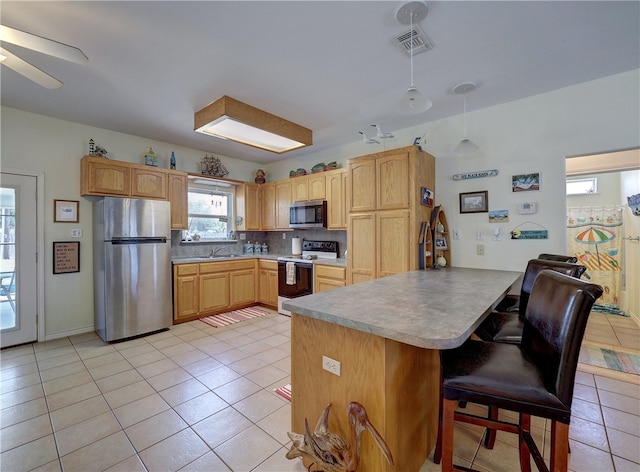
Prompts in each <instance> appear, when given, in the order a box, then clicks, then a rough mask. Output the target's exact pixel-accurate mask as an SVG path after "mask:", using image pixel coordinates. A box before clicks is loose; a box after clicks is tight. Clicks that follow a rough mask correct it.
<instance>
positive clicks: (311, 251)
mask: <svg viewBox="0 0 640 472" xmlns="http://www.w3.org/2000/svg"><path fill="white" fill-rule="evenodd" d="M337 257H338V242H337V241H302V255H300V256H284V257H278V313H281V314H283V315H289V316H291V313H290V312H289V311H288V310H285V309H283V308H282V302H284V301H286V300H287V299H290V298H297V297H303V296H305V295H310V294H312V293H313V284H314V280H313V260H314V259H337Z"/></svg>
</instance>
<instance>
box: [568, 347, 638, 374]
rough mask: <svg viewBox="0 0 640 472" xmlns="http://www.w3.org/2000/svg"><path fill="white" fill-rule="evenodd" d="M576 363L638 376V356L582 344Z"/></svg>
mask: <svg viewBox="0 0 640 472" xmlns="http://www.w3.org/2000/svg"><path fill="white" fill-rule="evenodd" d="M578 362H581V363H583V364H589V365H593V366H596V367H603V368H605V369H611V370H617V371H619V372H626V373H628V374H636V375H638V374H640V355H638V354H634V353H632V352H623V351H614V350H611V349H607V348H604V347H599V346H594V345H592V344H587V343H582V346H581V348H580V357H579V358H578Z"/></svg>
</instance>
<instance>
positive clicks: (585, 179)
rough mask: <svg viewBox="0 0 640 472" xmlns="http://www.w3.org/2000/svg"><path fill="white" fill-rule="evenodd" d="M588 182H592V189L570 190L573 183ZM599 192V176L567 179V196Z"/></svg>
mask: <svg viewBox="0 0 640 472" xmlns="http://www.w3.org/2000/svg"><path fill="white" fill-rule="evenodd" d="M580 183H584V184H585V187H586V184H588V183H591V184H592V185H591V190H589V189H586V190H582V191H570V189H569V186H570V185H571V184H580ZM575 186H576V187H577V185H575ZM597 193H598V178H597V177H581V178H576V179H566V195H567V196H576V195H595V194H597Z"/></svg>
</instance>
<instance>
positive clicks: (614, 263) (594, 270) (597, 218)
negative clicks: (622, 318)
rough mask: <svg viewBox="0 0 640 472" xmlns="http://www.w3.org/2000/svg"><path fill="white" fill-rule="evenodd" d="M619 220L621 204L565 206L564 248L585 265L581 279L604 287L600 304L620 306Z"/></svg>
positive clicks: (621, 231)
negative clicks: (565, 243)
mask: <svg viewBox="0 0 640 472" xmlns="http://www.w3.org/2000/svg"><path fill="white" fill-rule="evenodd" d="M622 223H623V221H622V207H620V206H606V207H570V208H567V249H568V251H569V254H573V255H575V256H576V257H577V258H578V262H579V263H580V264H582V265H584V266H586V267H587V271H586V272H585V275H584V276H583V278H586V279H588V280H590V281H591V282H594V283H597V284H599V285H602V287H603V288H604V294H603V295H602V297H601V298H600V299H598V302H597V304H598V305H601V306H607V307H612V308H619V307H620V289H621V281H622V269H623V267H622V265H623V263H624V256H623V254H622V248H623V244H622V238H623V237H624V226H623V224H622Z"/></svg>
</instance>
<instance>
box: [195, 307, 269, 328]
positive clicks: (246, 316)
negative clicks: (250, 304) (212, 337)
mask: <svg viewBox="0 0 640 472" xmlns="http://www.w3.org/2000/svg"><path fill="white" fill-rule="evenodd" d="M266 314H267V312H266V311H262V310H260V309H258V308H243V309H241V310H234V311H228V312H227V313H220V314H219V315H212V316H205V317H204V318H198V319H199V320H200V321H202V322H203V323H206V324H208V325H209V326H213V327H214V328H222V327H223V326H228V325H230V324H234V323H239V322H240V321H245V320H250V319H251V318H257V317H259V316H264V315H266Z"/></svg>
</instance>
